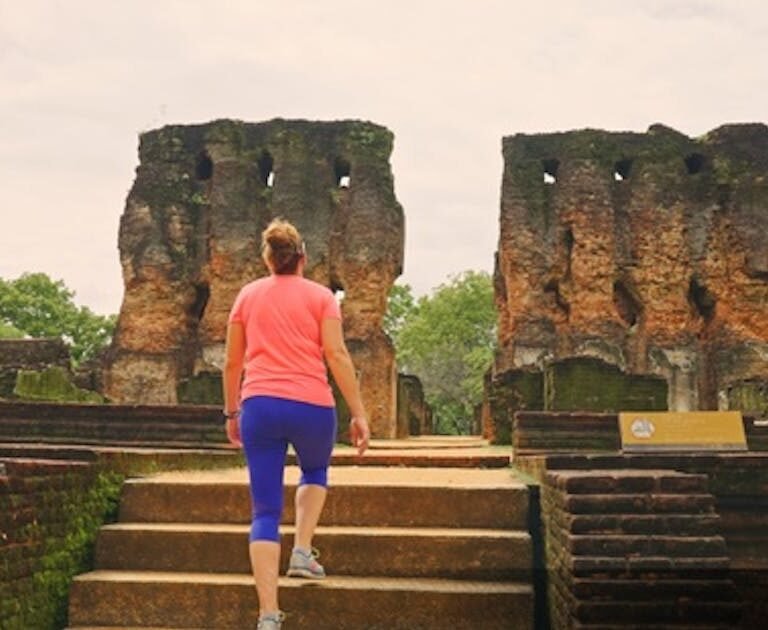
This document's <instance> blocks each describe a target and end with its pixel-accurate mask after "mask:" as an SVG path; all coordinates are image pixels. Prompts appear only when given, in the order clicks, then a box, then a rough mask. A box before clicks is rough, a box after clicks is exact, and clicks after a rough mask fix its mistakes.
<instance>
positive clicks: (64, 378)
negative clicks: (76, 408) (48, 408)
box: [13, 366, 104, 403]
mask: <svg viewBox="0 0 768 630" xmlns="http://www.w3.org/2000/svg"><path fill="white" fill-rule="evenodd" d="M13 394H14V396H16V397H17V398H21V399H24V400H53V401H60V402H93V403H103V402H104V398H103V397H102V396H101V395H99V394H98V393H96V392H91V391H88V390H85V389H80V388H79V387H77V386H76V385H75V384H74V383H73V382H72V379H71V377H70V374H69V372H68V371H67V370H65V369H64V368H62V367H59V366H51V367H48V368H46V369H44V370H40V371H34V370H19V372H18V374H17V375H16V386H15V387H14V390H13Z"/></svg>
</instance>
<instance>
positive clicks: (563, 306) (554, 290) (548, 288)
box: [544, 280, 571, 319]
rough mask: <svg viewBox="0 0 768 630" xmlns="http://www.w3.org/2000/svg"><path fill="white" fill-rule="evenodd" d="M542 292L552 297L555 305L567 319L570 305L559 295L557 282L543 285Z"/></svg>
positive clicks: (553, 281)
mask: <svg viewBox="0 0 768 630" xmlns="http://www.w3.org/2000/svg"><path fill="white" fill-rule="evenodd" d="M544 291H545V292H546V293H549V294H550V295H551V296H552V298H553V299H554V301H555V305H556V306H557V308H558V309H559V310H560V311H561V312H562V313H563V315H565V317H566V319H567V318H568V317H569V316H570V314H571V305H570V304H568V301H567V300H566V299H565V298H563V295H562V293H560V283H559V282H558V281H557V280H550V281H549V282H547V284H545V285H544Z"/></svg>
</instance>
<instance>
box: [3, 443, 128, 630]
mask: <svg viewBox="0 0 768 630" xmlns="http://www.w3.org/2000/svg"><path fill="white" fill-rule="evenodd" d="M121 484H122V481H121V478H120V476H119V475H115V474H112V473H110V472H107V471H102V470H98V469H97V468H96V467H95V466H93V465H92V464H89V463H86V462H74V461H72V462H70V461H51V460H37V459H7V458H0V627H2V628H61V627H65V626H66V625H67V624H66V614H67V596H68V591H69V583H70V581H71V579H72V576H73V575H75V574H76V573H78V572H81V571H85V570H87V569H89V568H90V552H91V547H92V545H93V542H94V540H95V538H96V532H97V531H98V529H99V527H100V526H101V525H102V523H103V522H104V520H105V518H107V517H108V516H109V515H110V514H111V513H112V512H113V511H114V510H115V507H116V504H117V499H118V496H119V492H120V487H121Z"/></svg>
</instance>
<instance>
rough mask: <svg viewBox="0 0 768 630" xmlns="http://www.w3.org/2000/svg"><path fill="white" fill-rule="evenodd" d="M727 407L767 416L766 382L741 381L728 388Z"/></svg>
mask: <svg viewBox="0 0 768 630" xmlns="http://www.w3.org/2000/svg"><path fill="white" fill-rule="evenodd" d="M728 408H729V409H738V410H740V411H748V412H751V413H753V414H755V415H758V416H761V417H768V382H767V381H762V380H751V381H742V382H740V383H736V384H735V385H732V386H731V387H730V388H729V389H728Z"/></svg>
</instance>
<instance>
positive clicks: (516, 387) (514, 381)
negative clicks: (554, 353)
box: [488, 370, 544, 444]
mask: <svg viewBox="0 0 768 630" xmlns="http://www.w3.org/2000/svg"><path fill="white" fill-rule="evenodd" d="M488 402H489V404H490V414H491V418H492V421H493V425H494V435H493V439H492V443H493V444H510V443H511V442H512V423H513V419H514V415H515V413H516V412H518V411H522V410H525V409H542V408H543V405H544V398H543V382H542V374H541V372H535V371H528V370H509V371H507V372H503V373H502V374H498V375H496V376H495V377H494V378H493V379H492V380H491V383H490V386H489V392H488Z"/></svg>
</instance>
